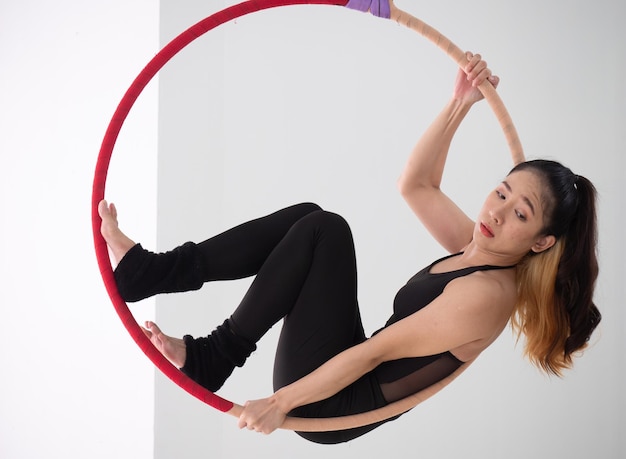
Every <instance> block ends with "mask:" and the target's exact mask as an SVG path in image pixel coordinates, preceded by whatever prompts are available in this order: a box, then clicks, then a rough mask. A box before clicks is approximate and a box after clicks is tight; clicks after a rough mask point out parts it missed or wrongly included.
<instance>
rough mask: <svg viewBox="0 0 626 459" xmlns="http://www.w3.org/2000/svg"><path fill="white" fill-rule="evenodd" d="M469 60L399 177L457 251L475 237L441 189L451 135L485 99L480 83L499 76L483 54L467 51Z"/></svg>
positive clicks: (435, 231)
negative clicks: (492, 71)
mask: <svg viewBox="0 0 626 459" xmlns="http://www.w3.org/2000/svg"><path fill="white" fill-rule="evenodd" d="M467 56H468V64H467V66H466V67H465V68H464V69H459V72H458V74H457V79H456V82H455V85H454V92H453V96H452V98H451V100H450V101H449V102H448V103H447V104H446V106H445V107H444V109H443V111H442V112H441V113H440V114H439V115H438V116H437V117H436V118H435V120H434V121H433V123H432V124H431V125H430V126H429V128H428V129H427V130H426V131H425V132H424V134H423V135H422V137H421V138H420V140H419V141H418V143H417V144H416V146H415V148H414V149H413V151H412V153H411V155H410V156H409V159H408V161H407V163H406V166H405V169H404V171H403V172H402V175H401V176H400V179H399V181H398V187H399V189H400V192H401V194H402V196H403V197H404V199H405V200H406V202H407V203H408V205H409V207H411V209H412V210H413V212H415V214H416V215H417V216H418V218H419V219H420V220H421V221H422V223H423V224H424V226H425V227H426V228H427V229H428V230H429V232H430V233H431V234H432V235H433V237H434V238H435V239H436V240H437V241H438V242H439V243H440V244H441V245H442V246H443V247H444V248H446V250H448V251H449V252H452V253H454V252H458V251H460V250H461V249H462V248H463V247H465V246H466V245H467V244H468V243H469V242H470V240H471V238H472V232H473V227H474V223H473V222H472V220H471V219H470V218H468V217H467V215H465V214H464V213H463V211H461V209H459V207H458V206H457V205H456V204H454V202H452V201H451V200H450V199H449V198H448V197H447V196H446V195H445V194H444V193H443V192H442V191H441V189H440V185H441V179H442V176H443V170H444V166H445V163H446V158H447V156H448V150H449V148H450V143H451V142H452V138H453V137H454V134H455V133H456V131H457V129H458V127H459V125H460V124H461V122H462V121H463V119H464V118H465V115H467V113H468V111H469V109H470V108H471V107H472V105H473V104H474V103H476V102H477V101H479V100H481V99H482V97H483V96H482V93H481V92H480V90H479V89H477V86H478V85H479V84H481V83H482V82H483V81H484V80H485V79H486V78H488V79H489V81H490V82H491V83H492V84H493V85H494V86H495V85H497V83H498V78H497V77H495V76H491V71H490V70H489V69H488V68H487V64H486V62H485V61H483V60H482V59H481V57H480V55H472V54H471V53H467Z"/></svg>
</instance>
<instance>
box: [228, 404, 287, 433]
mask: <svg viewBox="0 0 626 459" xmlns="http://www.w3.org/2000/svg"><path fill="white" fill-rule="evenodd" d="M286 417H287V415H286V414H285V413H283V412H282V411H281V410H280V409H279V407H278V404H277V402H276V399H275V398H274V397H269V398H264V399H261V400H252V401H248V402H246V404H245V405H244V407H243V411H242V412H241V415H240V416H239V422H238V425H239V428H240V429H243V428H247V429H248V430H254V431H255V432H261V433H264V434H266V435H268V434H270V433H272V432H274V431H275V430H276V429H278V428H279V427H280V426H281V425H283V422H284V421H285V418H286Z"/></svg>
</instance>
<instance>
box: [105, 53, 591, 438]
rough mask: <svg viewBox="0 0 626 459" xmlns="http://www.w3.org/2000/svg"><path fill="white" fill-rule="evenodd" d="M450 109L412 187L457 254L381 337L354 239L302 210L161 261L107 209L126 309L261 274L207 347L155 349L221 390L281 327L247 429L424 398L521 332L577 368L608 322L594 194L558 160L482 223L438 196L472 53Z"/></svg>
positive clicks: (416, 156) (509, 183)
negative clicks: (362, 298)
mask: <svg viewBox="0 0 626 459" xmlns="http://www.w3.org/2000/svg"><path fill="white" fill-rule="evenodd" d="M467 58H468V62H467V65H466V66H465V68H464V69H462V70H460V71H459V74H458V77H457V81H456V83H455V87H454V92H453V96H452V98H451V100H450V101H449V102H448V104H447V105H446V106H445V108H444V109H443V111H442V112H441V114H440V115H439V116H438V117H437V118H436V119H435V120H434V122H433V123H432V125H431V126H430V127H429V128H428V130H427V131H426V132H425V133H424V135H423V136H422V138H421V139H420V141H419V142H418V143H417V145H416V147H415V149H414V150H413V152H412V154H411V155H410V158H409V160H408V162H407V165H406V168H405V170H404V172H403V174H402V176H401V178H400V183H399V185H400V190H401V192H402V195H403V197H404V198H405V199H406V201H407V203H408V204H409V206H410V207H411V208H412V210H413V211H414V212H415V213H416V215H417V216H418V217H419V218H420V220H421V221H422V222H423V224H424V225H425V226H426V227H427V228H428V230H429V231H430V232H431V233H432V234H433V236H434V237H435V238H436V239H437V240H438V241H439V242H440V243H441V244H442V245H443V247H445V248H446V249H447V250H448V251H449V252H450V253H451V254H452V255H450V256H448V257H445V258H442V259H441V260H437V261H435V262H434V263H432V264H431V265H429V266H428V267H427V268H425V269H424V270H422V271H420V272H419V273H418V274H416V275H415V276H414V277H413V278H411V279H410V280H409V282H408V283H407V284H406V285H405V286H404V287H403V288H402V289H401V290H400V291H399V292H398V294H397V295H396V298H395V300H394V312H393V315H392V317H391V318H390V319H389V321H388V322H387V323H386V325H385V327H383V328H382V329H381V330H379V331H378V332H376V333H375V334H374V335H373V336H372V337H370V338H369V339H368V338H366V337H365V334H364V331H363V326H362V324H361V319H360V315H359V309H358V304H357V299H356V267H355V257H354V246H353V242H352V236H351V233H350V229H349V227H348V225H347V223H346V222H345V221H344V220H343V219H342V218H341V217H340V216H338V215H336V214H332V213H330V212H326V211H323V210H321V209H320V208H319V206H316V205H315V204H300V205H296V206H292V207H289V208H287V209H283V210H280V211H278V212H275V213H274V214H271V215H268V216H266V217H263V218H259V219H257V220H253V221H250V222H247V223H244V224H242V225H240V226H238V227H235V228H233V229H231V230H229V231H226V232H225V233H222V234H220V235H218V236H215V237H213V238H211V239H208V240H206V241H204V242H202V243H199V244H195V243H192V242H188V243H186V244H184V245H182V246H180V247H178V248H176V249H174V250H172V251H171V252H167V253H164V254H154V253H151V252H148V251H146V250H144V249H143V248H142V247H141V246H140V245H139V244H135V243H134V242H133V241H132V240H131V239H129V238H128V237H127V236H125V235H124V234H123V233H122V232H121V231H120V230H119V228H118V225H117V212H116V210H115V207H114V206H113V205H111V206H109V205H108V204H107V203H106V202H105V201H103V202H102V203H101V204H100V207H99V210H100V215H101V217H102V234H103V236H104V238H105V240H106V241H107V243H108V245H109V247H110V249H111V253H112V255H113V258H114V260H115V261H116V262H117V261H119V265H118V267H117V268H116V271H115V276H116V281H117V284H118V288H119V291H120V294H121V295H122V297H123V298H124V299H125V300H126V301H137V300H140V299H142V298H146V297H148V296H151V295H154V294H158V293H166V292H178V291H186V290H194V289H198V288H200V287H201V286H202V285H203V283H204V282H208V281H213V280H224V279H235V278H242V277H247V276H256V277H255V279H254V281H253V283H252V285H251V286H250V289H249V290H248V292H247V293H246V295H245V296H244V298H243V300H242V302H241V303H240V305H239V306H238V307H237V308H236V310H235V312H234V313H233V314H232V316H231V317H229V318H228V319H227V320H226V321H225V322H224V323H223V324H222V325H221V326H219V327H217V329H215V330H214V331H213V332H212V333H211V334H210V335H209V336H207V337H201V338H197V339H194V338H192V337H190V336H185V337H184V339H182V340H181V339H175V338H172V337H169V336H167V335H165V334H163V333H162V332H161V330H160V329H159V328H158V327H157V326H156V325H155V324H154V323H151V322H147V323H146V329H145V332H146V334H147V336H148V337H150V339H151V340H152V342H153V343H154V344H155V346H156V347H157V348H158V349H159V350H160V351H161V352H162V353H163V354H164V355H165V356H166V357H167V358H168V359H169V360H170V361H172V362H173V363H174V364H175V365H177V366H178V367H180V368H181V370H182V371H183V372H185V373H186V374H187V375H188V376H190V377H191V378H192V379H194V380H195V381H197V382H198V383H200V384H201V385H203V386H204V387H207V388H208V389H209V390H211V391H216V390H218V389H219V388H220V387H221V386H222V384H223V383H224V382H225V380H226V379H227V378H228V377H229V376H230V374H231V373H232V371H233V370H234V368H235V366H241V365H243V363H244V362H245V360H246V359H247V358H248V357H249V356H250V354H251V353H252V352H253V351H254V350H255V349H256V344H255V343H256V342H258V340H259V339H260V338H261V337H262V336H263V335H264V334H265V333H266V332H267V330H269V328H271V327H272V326H273V325H274V324H275V323H277V322H278V321H280V320H281V319H284V324H283V328H282V331H281V335H280V339H279V344H278V349H277V351H276V360H275V366H274V388H275V391H276V392H275V393H274V394H273V395H272V396H270V397H268V398H266V399H262V400H256V401H250V402H248V403H246V405H245V409H244V411H243V413H242V415H241V417H240V419H239V426H240V427H242V428H243V427H247V428H248V429H251V430H256V431H260V432H264V433H270V432H272V431H273V430H275V429H276V428H278V427H280V426H281V424H282V422H283V420H284V419H285V416H286V415H287V414H290V415H294V416H301V417H330V416H341V415H347V414H354V413H359V412H365V411H369V410H372V409H375V408H379V407H381V406H384V405H386V404H388V403H391V402H393V401H395V400H399V399H401V398H404V397H406V396H408V395H411V394H414V393H416V392H418V391H420V390H422V389H424V388H425V387H428V386H430V385H431V384H433V383H435V382H437V381H440V380H441V379H443V378H445V377H446V376H448V375H450V374H451V373H453V372H454V371H455V370H456V369H457V368H458V367H459V366H460V365H462V363H463V362H467V361H470V360H472V359H474V358H476V357H477V356H478V355H479V354H480V353H481V352H482V351H483V350H484V349H485V348H487V346H489V345H490V344H491V343H492V342H493V341H494V340H495V339H496V338H497V337H498V335H499V334H500V333H501V331H502V330H503V329H504V327H505V326H506V324H507V323H508V321H509V320H510V319H511V318H512V320H513V322H512V323H513V325H514V327H516V329H517V331H518V332H519V333H524V334H525V336H526V339H527V346H526V352H527V354H528V356H529V357H530V359H531V360H532V361H533V362H534V363H536V364H537V365H538V366H539V367H541V368H542V369H544V370H545V371H547V372H548V373H554V374H561V372H562V370H563V369H565V368H568V367H569V366H571V364H572V355H573V353H574V352H576V351H579V350H582V349H583V348H584V347H585V346H586V343H587V341H588V339H589V337H590V335H591V333H592V332H593V330H594V329H595V327H596V326H597V324H598V322H599V321H600V314H599V312H598V309H597V308H596V306H595V305H594V304H593V301H592V296H593V289H594V283H595V279H596V277H597V272H598V267H597V261H596V255H595V250H596V217H595V190H594V187H593V185H592V184H591V183H590V182H589V181H588V180H587V179H585V178H583V177H580V176H577V175H574V174H573V173H572V172H571V171H570V170H569V169H567V168H565V167H563V166H562V165H560V164H558V163H555V162H550V161H531V162H524V163H520V164H518V165H516V166H515V168H514V169H513V170H512V171H511V172H510V173H509V175H508V176H507V177H506V179H505V180H504V181H502V183H501V184H500V185H498V187H497V188H496V189H495V190H494V191H493V192H492V193H491V194H490V195H489V196H488V197H487V199H486V201H485V203H484V206H483V208H482V209H481V211H480V213H479V215H478V219H477V221H476V222H473V221H471V220H470V219H469V218H468V217H467V216H466V215H465V214H463V212H461V210H460V209H459V208H458V207H457V206H456V205H455V204H454V203H452V201H450V200H449V199H448V198H447V197H446V196H445V195H444V194H443V193H442V192H441V190H440V188H439V185H440V182H441V177H442V174H443V169H444V164H445V161H446V156H447V152H448V149H449V145H450V142H451V140H452V137H453V135H454V133H455V132H456V130H457V128H458V126H459V124H460V123H461V121H462V120H463V118H464V117H465V115H466V114H467V113H468V111H469V109H470V107H471V106H472V105H473V104H474V103H476V102H477V101H479V100H480V99H482V95H481V93H480V91H479V90H478V89H477V86H478V85H479V84H481V83H482V82H483V81H484V80H485V79H488V81H489V82H490V83H491V84H493V85H494V86H497V84H498V78H497V77H495V76H492V75H491V72H490V70H489V69H488V68H487V65H486V63H485V62H484V61H483V60H482V59H481V57H480V56H479V55H472V54H471V53H468V54H467ZM380 424H381V423H378V424H374V425H369V426H365V427H361V428H356V429H350V430H345V431H340V432H320V433H300V435H302V436H303V437H305V438H307V439H309V440H311V441H314V442H319V443H338V442H343V441H348V440H351V439H353V438H356V437H358V436H360V435H363V434H364V433H366V432H368V431H370V430H372V429H374V428H375V427H377V426H378V425H380Z"/></svg>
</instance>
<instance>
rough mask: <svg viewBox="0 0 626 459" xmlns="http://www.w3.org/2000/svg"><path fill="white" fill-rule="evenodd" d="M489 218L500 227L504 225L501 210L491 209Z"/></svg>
mask: <svg viewBox="0 0 626 459" xmlns="http://www.w3.org/2000/svg"><path fill="white" fill-rule="evenodd" d="M489 216H490V217H491V219H492V220H493V221H494V223H495V224H497V225H500V224H501V223H502V212H501V211H500V209H491V210H490V211H489Z"/></svg>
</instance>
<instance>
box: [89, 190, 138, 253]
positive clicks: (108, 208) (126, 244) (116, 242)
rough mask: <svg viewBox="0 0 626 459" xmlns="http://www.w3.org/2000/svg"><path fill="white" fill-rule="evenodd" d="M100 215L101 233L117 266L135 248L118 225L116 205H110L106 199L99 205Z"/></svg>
mask: <svg viewBox="0 0 626 459" xmlns="http://www.w3.org/2000/svg"><path fill="white" fill-rule="evenodd" d="M98 214H100V218H101V219H102V224H101V225H100V233H101V234H102V237H103V238H104V240H105V241H106V243H107V245H108V246H109V250H110V252H111V255H112V258H113V264H114V265H117V264H118V263H119V262H120V260H121V259H122V258H123V257H124V255H126V252H128V251H129V250H130V249H131V248H133V247H134V246H135V242H133V241H132V240H131V239H130V238H129V237H128V236H126V235H125V234H124V233H122V231H121V230H120V228H119V226H118V224H117V209H116V208H115V204H110V205H109V204H108V203H107V202H106V201H105V200H104V199H103V200H102V201H100V203H99V204H98Z"/></svg>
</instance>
